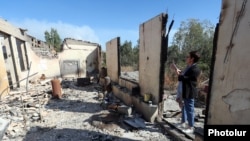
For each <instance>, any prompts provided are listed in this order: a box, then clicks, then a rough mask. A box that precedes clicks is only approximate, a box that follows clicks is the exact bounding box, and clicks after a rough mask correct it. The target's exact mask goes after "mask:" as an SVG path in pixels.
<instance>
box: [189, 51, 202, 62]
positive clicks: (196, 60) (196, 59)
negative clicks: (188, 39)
mask: <svg viewBox="0 0 250 141" xmlns="http://www.w3.org/2000/svg"><path fill="white" fill-rule="evenodd" d="M189 55H190V57H191V58H194V63H196V62H198V61H199V59H200V54H199V53H198V51H191V52H189Z"/></svg>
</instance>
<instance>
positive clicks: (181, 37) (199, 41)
mask: <svg viewBox="0 0 250 141" xmlns="http://www.w3.org/2000/svg"><path fill="white" fill-rule="evenodd" d="M214 29H215V26H214V25H212V24H211V23H210V22H209V21H203V22H201V21H199V20H197V19H188V20H187V21H186V22H184V21H183V22H181V25H180V27H179V29H178V31H177V32H176V33H175V35H174V37H173V41H172V46H170V47H169V49H168V62H167V64H168V63H170V61H172V60H175V61H176V62H178V63H179V64H180V65H184V64H185V62H184V60H185V56H186V55H187V53H188V52H190V51H192V50H198V51H199V53H200V54H201V59H200V63H199V65H200V67H201V69H202V71H203V72H205V74H206V75H207V76H208V75H209V71H210V63H211V56H212V48H213V36H214ZM176 56H178V57H177V58H176ZM182 67H184V66H182Z"/></svg>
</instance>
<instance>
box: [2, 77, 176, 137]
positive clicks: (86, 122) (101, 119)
mask: <svg viewBox="0 0 250 141" xmlns="http://www.w3.org/2000/svg"><path fill="white" fill-rule="evenodd" d="M61 87H62V92H63V94H62V97H61V98H60V99H57V98H53V97H52V86H51V81H50V80H48V79H46V80H42V81H40V82H33V83H29V85H28V92H27V87H26V88H25V87H21V88H19V89H17V90H13V91H11V92H10V93H9V95H8V96H6V97H5V98H4V99H2V101H0V115H1V117H2V118H4V119H7V120H9V121H10V124H9V126H8V129H7V131H6V133H5V135H4V137H3V141H80V140H84V141H126V140H128V141H171V140H172V139H171V137H170V136H169V135H168V134H167V133H166V132H165V131H164V130H163V129H162V128H161V126H160V125H158V124H157V123H149V122H146V121H144V120H143V117H142V116H141V115H139V114H137V113H136V112H135V111H134V109H132V114H124V113H120V112H117V111H116V110H114V109H108V108H107V103H105V102H104V101H103V97H104V96H103V93H102V88H101V86H100V85H99V84H98V83H95V82H93V83H91V84H89V85H86V86H79V85H78V84H77V82H76V81H75V80H61ZM117 102H119V100H117ZM119 103H120V105H122V103H121V102H119Z"/></svg>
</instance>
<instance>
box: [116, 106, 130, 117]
mask: <svg viewBox="0 0 250 141" xmlns="http://www.w3.org/2000/svg"><path fill="white" fill-rule="evenodd" d="M117 111H118V112H119V113H121V114H125V115H128V116H130V115H131V114H132V108H131V107H129V106H126V105H121V106H118V107H117Z"/></svg>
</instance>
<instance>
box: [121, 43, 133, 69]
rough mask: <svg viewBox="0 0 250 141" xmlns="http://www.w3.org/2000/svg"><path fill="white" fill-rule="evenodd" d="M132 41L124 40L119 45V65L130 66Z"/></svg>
mask: <svg viewBox="0 0 250 141" xmlns="http://www.w3.org/2000/svg"><path fill="white" fill-rule="evenodd" d="M132 57H133V52H132V42H131V41H127V40H126V41H125V42H124V43H123V44H122V45H121V46H120V61H121V66H131V65H132Z"/></svg>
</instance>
